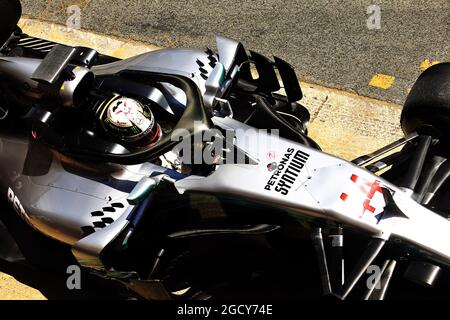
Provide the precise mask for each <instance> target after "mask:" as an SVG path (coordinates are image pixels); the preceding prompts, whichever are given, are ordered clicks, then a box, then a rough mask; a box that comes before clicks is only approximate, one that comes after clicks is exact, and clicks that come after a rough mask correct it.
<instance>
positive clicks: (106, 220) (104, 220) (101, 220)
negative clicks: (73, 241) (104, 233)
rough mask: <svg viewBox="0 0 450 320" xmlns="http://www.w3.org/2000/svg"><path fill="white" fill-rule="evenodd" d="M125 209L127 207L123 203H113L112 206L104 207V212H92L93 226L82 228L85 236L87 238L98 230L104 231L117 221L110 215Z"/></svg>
mask: <svg viewBox="0 0 450 320" xmlns="http://www.w3.org/2000/svg"><path fill="white" fill-rule="evenodd" d="M124 207H125V206H124V204H123V203H120V202H114V203H111V205H110V206H108V207H103V208H102V210H97V211H92V212H91V217H92V224H91V225H89V226H84V227H81V230H82V231H83V234H84V236H85V237H86V236H88V235H90V234H92V233H94V232H95V231H97V230H98V229H103V228H104V227H106V226H108V225H109V224H111V223H113V222H114V221H115V220H114V219H115V218H114V217H112V216H110V214H113V213H115V212H116V209H123V208H124Z"/></svg>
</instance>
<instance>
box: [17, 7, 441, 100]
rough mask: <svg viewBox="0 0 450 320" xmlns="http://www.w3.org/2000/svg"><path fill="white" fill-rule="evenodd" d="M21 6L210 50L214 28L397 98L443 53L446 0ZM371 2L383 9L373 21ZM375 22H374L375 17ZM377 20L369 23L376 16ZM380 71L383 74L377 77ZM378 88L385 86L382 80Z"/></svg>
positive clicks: (307, 70)
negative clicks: (75, 14)
mask: <svg viewBox="0 0 450 320" xmlns="http://www.w3.org/2000/svg"><path fill="white" fill-rule="evenodd" d="M22 4H23V7H24V10H23V11H24V14H26V15H29V16H32V17H35V18H40V19H44V20H49V21H53V22H59V23H64V24H65V23H66V22H67V20H68V18H69V16H70V13H68V11H67V8H68V7H69V6H71V5H77V6H79V7H80V9H81V28H82V29H88V30H92V31H96V32H101V33H106V34H112V35H118V36H124V37H126V38H131V39H135V40H142V41H145V42H149V43H151V44H154V45H158V46H163V47H200V48H203V47H205V46H208V47H211V48H214V47H215V41H214V36H215V34H222V35H225V36H228V37H232V38H235V39H239V40H240V41H241V42H242V43H243V44H244V45H245V47H246V48H248V49H253V50H255V51H259V52H261V53H263V54H265V55H268V56H270V55H277V56H279V57H281V58H284V59H285V60H287V61H288V62H290V63H291V64H292V65H294V66H295V68H296V71H297V73H298V76H299V78H300V79H301V80H304V81H307V82H312V83H316V84H320V85H324V86H327V87H332V88H338V89H344V90H346V91H351V92H355V93H357V94H360V95H363V96H369V97H374V98H378V99H381V100H386V101H391V102H396V103H399V104H401V103H403V101H404V99H405V97H406V95H407V92H408V90H409V88H410V87H411V85H412V84H413V82H414V80H415V79H416V78H417V76H418V75H419V74H420V72H421V70H420V66H421V65H422V67H424V66H426V65H428V64H429V63H433V62H435V61H450V45H449V43H450V41H449V40H450V1H448V0H434V1H430V0H428V1H417V0H415V1H412V0H411V1H404V0H394V1H380V0H352V1H350V0H345V1H326V0H314V1H312V0H284V1H275V0H243V1H223V0H222V1H215V0H190V1H179V0H152V1H146V0H131V1H117V0H53V1H48V0H22ZM370 5H378V6H379V8H380V12H381V16H380V20H379V21H380V29H372V30H369V28H368V26H367V21H368V19H369V21H372V22H374V21H377V20H373V19H375V16H374V13H373V11H371V13H369V14H368V13H367V10H368V9H367V8H368V6H370ZM372 25H374V24H372ZM375 26H376V24H375ZM376 74H381V79H379V78H375V79H374V80H377V79H378V80H379V81H373V82H372V84H373V85H374V86H372V85H369V83H370V82H371V80H372V78H373V77H374V76H375V75H376ZM382 87H384V89H383V88H382Z"/></svg>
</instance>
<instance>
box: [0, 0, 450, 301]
mask: <svg viewBox="0 0 450 320" xmlns="http://www.w3.org/2000/svg"><path fill="white" fill-rule="evenodd" d="M20 11H21V9H20V4H19V3H18V2H17V1H15V0H8V1H2V2H1V3H0V12H1V13H2V19H1V22H0V27H1V29H0V35H1V38H0V43H1V45H2V47H1V51H0V193H1V195H2V201H3V204H2V210H1V212H0V221H1V222H0V241H1V243H0V247H1V250H0V253H1V256H2V258H3V260H4V262H2V263H1V264H0V270H5V269H7V271H8V270H9V271H10V272H11V273H14V272H15V271H16V270H17V268H19V267H14V266H15V265H20V266H22V267H23V266H27V268H28V269H29V270H33V272H45V273H46V274H54V275H55V277H57V275H58V274H59V275H61V274H63V275H65V276H67V274H66V270H67V269H68V268H69V267H70V266H81V267H82V270H83V273H82V275H83V277H92V276H89V275H92V274H93V275H95V277H93V278H99V279H100V278H101V279H103V280H101V281H104V282H105V283H108V285H109V284H110V283H114V284H115V285H114V286H113V287H114V290H115V289H117V292H118V295H119V296H121V297H123V296H125V297H138V298H146V299H210V298H212V299H217V298H229V297H233V298H237V297H242V298H244V297H245V298H268V297H270V298H275V297H277V298H282V297H284V298H302V297H307V298H311V297H322V296H324V295H325V296H330V297H337V298H340V299H346V298H362V299H383V298H385V297H386V298H405V297H411V298H417V297H426V298H431V297H433V298H445V297H448V296H449V295H448V292H449V291H448V289H449V282H448V280H449V277H448V276H449V275H448V266H449V265H450V222H449V221H448V212H449V205H450V202H449V200H448V199H450V197H449V191H450V188H449V179H448V178H449V177H450V161H449V160H448V158H449V155H450V152H449V148H448V147H449V145H448V143H449V141H450V139H449V128H450V127H449V119H450V64H449V63H441V64H438V65H435V66H433V67H431V68H429V69H427V70H426V71H425V72H424V73H423V74H422V75H421V76H420V77H419V79H418V80H417V81H416V83H415V85H414V87H413V88H412V90H411V92H410V93H409V95H408V97H407V99H406V103H405V106H404V109H403V112H402V118H401V124H402V128H403V130H404V132H405V137H404V138H403V139H401V140H400V141H397V142H394V143H392V144H391V145H388V146H386V147H385V148H383V149H381V150H378V151H376V152H374V153H372V154H369V155H365V156H362V157H359V158H357V159H355V160H354V161H352V162H349V161H346V160H343V159H339V158H337V157H335V156H332V155H329V154H326V153H324V152H322V151H321V149H320V147H319V146H318V145H317V144H316V143H315V142H314V141H313V140H312V139H311V138H309V137H308V135H307V124H308V120H309V113H308V111H307V109H306V108H305V107H303V106H302V105H301V104H300V103H299V101H300V100H301V99H302V91H301V89H300V86H299V82H298V80H297V78H296V75H295V72H294V70H293V69H292V67H291V66H290V65H289V64H288V63H286V62H285V61H283V60H282V59H280V58H278V57H274V58H273V60H271V59H268V58H267V57H265V56H263V55H261V54H258V53H256V52H254V51H246V50H245V49H244V47H243V46H242V44H241V43H239V42H236V41H234V40H231V39H228V38H225V37H221V36H218V37H217V52H213V51H212V50H209V49H208V50H206V51H203V50H194V49H162V50H157V51H154V52H149V53H145V54H142V55H139V56H136V57H132V58H129V59H126V60H118V59H115V58H112V57H109V56H105V55H102V54H99V53H98V52H96V51H95V50H93V49H90V48H85V47H69V46H65V45H61V44H57V43H53V42H50V41H47V40H43V39H38V38H33V37H30V36H28V35H26V34H24V33H22V32H21V30H20V29H19V28H18V27H16V24H17V21H18V19H19V17H20ZM280 89H283V90H280ZM367 143H370V141H368V142H367ZM344 236H345V246H344V242H343V239H344ZM22 267H20V268H22ZM83 279H87V278H83ZM89 279H90V278H89ZM112 280H114V281H112ZM83 281H84V280H83ZM86 281H87V280H86ZM92 281H94V280H92ZM58 283H59V284H58V285H60V286H61V287H65V285H66V282H65V281H60V282H58ZM83 283H85V282H83ZM38 285H39V284H38ZM54 285H56V284H54ZM108 285H105V284H104V283H103V282H102V286H108ZM99 287H101V286H96V289H98V288H99ZM431 287H433V289H431ZM111 288H112V287H111ZM388 288H389V291H388ZM114 290H112V289H110V287H108V290H107V294H106V293H105V295H103V297H109V296H110V295H111V294H112V292H113V291H114ZM100 297H102V295H100Z"/></svg>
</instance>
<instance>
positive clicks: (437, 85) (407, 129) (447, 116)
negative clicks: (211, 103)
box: [401, 62, 450, 136]
mask: <svg viewBox="0 0 450 320" xmlns="http://www.w3.org/2000/svg"><path fill="white" fill-rule="evenodd" d="M401 126H402V129H403V132H404V133H405V134H409V133H411V132H414V131H418V132H419V133H422V134H431V135H433V136H448V134H449V133H450V63H449V62H446V63H439V64H436V65H434V66H431V67H430V68H428V69H427V70H425V71H424V72H423V73H422V74H421V75H420V76H419V78H418V79H417V80H416V82H415V83H414V85H413V87H412V88H411V91H410V92H409V94H408V97H407V98H406V102H405V105H404V107H403V110H402V115H401Z"/></svg>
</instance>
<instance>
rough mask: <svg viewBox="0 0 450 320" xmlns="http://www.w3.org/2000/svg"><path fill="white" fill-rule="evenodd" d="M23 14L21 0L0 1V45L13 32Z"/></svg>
mask: <svg viewBox="0 0 450 320" xmlns="http://www.w3.org/2000/svg"><path fill="white" fill-rule="evenodd" d="M21 15H22V6H21V5H20V1H19V0H2V1H0V47H1V46H3V44H4V43H5V42H6V41H7V40H8V38H9V37H10V36H11V34H12V33H13V31H14V29H15V27H16V25H17V23H18V22H19V19H20V16H21Z"/></svg>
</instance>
